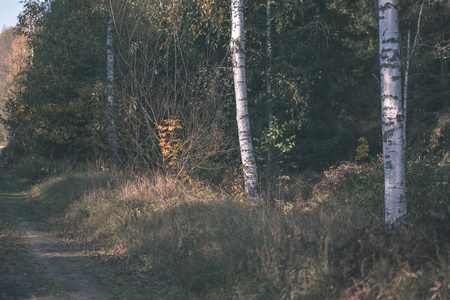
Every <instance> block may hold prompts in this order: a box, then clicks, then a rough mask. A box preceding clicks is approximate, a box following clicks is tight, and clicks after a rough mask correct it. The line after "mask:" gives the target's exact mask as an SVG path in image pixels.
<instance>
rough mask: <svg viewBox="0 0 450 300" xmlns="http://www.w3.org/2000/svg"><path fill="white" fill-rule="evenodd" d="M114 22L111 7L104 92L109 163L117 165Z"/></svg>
mask: <svg viewBox="0 0 450 300" xmlns="http://www.w3.org/2000/svg"><path fill="white" fill-rule="evenodd" d="M113 30H114V22H113V15H112V9H111V7H109V8H108V24H107V30H106V56H107V67H106V90H107V95H108V101H107V110H108V137H109V155H110V160H111V163H112V164H113V165H115V166H117V164H118V149H117V135H116V116H115V109H114V94H115V93H114V48H113V47H114V46H113Z"/></svg>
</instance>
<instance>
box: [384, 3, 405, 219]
mask: <svg viewBox="0 0 450 300" xmlns="http://www.w3.org/2000/svg"><path fill="white" fill-rule="evenodd" d="M379 30H380V41H379V42H380V65H381V72H380V73H381V103H382V105H381V106H382V133H383V135H382V136H383V158H384V185H385V187H384V190H385V191H384V203H385V223H386V224H388V225H394V226H398V227H401V226H402V225H403V223H404V219H405V216H406V193H405V190H406V188H405V165H404V162H403V122H404V116H403V109H402V85H401V70H400V66H401V63H400V43H399V30H398V19H397V0H379Z"/></svg>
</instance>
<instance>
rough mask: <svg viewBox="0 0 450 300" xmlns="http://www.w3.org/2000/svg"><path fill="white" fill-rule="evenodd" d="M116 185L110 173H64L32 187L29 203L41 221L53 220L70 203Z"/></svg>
mask: <svg viewBox="0 0 450 300" xmlns="http://www.w3.org/2000/svg"><path fill="white" fill-rule="evenodd" d="M116 184H117V176H116V175H115V174H114V173H111V172H103V171H97V170H91V171H84V172H67V173H66V172H65V173H62V174H60V175H55V176H50V177H47V179H46V180H44V181H42V182H41V183H38V184H35V185H33V186H32V187H31V188H30V190H29V192H28V194H29V199H30V200H29V203H30V205H31V207H32V208H37V207H38V208H39V209H36V213H39V215H38V216H37V217H39V218H41V219H43V220H51V219H55V218H57V217H58V216H60V215H61V214H63V213H64V212H65V211H66V210H67V209H68V207H69V206H70V205H71V203H72V202H75V201H78V200H79V199H81V198H82V197H83V196H84V195H85V194H87V193H89V192H90V191H92V190H96V189H99V188H104V187H105V188H111V187H114V186H115V185H116Z"/></svg>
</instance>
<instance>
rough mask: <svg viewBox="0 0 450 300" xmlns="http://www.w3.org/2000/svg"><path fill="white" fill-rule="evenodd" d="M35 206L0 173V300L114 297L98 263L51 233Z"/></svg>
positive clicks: (8, 178) (5, 175)
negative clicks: (108, 290)
mask: <svg viewBox="0 0 450 300" xmlns="http://www.w3.org/2000/svg"><path fill="white" fill-rule="evenodd" d="M33 206H34V204H33V203H32V202H30V201H28V200H27V195H26V193H25V192H24V191H23V190H22V188H20V185H19V184H17V182H15V181H14V180H12V179H11V178H10V177H9V176H8V175H7V174H1V173H0V299H77V300H78V299H99V300H101V299H114V297H113V295H111V294H110V293H109V292H107V291H106V288H105V287H104V286H102V284H101V280H99V276H100V275H99V274H100V273H99V272H98V270H95V269H96V268H97V262H95V261H94V260H93V259H92V258H89V257H87V256H84V255H82V254H81V252H79V251H77V250H76V249H74V248H73V247H71V246H70V245H69V244H68V243H67V242H64V241H63V240H62V239H60V238H58V237H57V236H56V235H55V234H53V233H52V232H51V227H50V226H49V225H48V224H47V222H46V221H45V220H39V217H38V216H39V215H40V214H39V213H37V211H36V209H38V208H37V207H33Z"/></svg>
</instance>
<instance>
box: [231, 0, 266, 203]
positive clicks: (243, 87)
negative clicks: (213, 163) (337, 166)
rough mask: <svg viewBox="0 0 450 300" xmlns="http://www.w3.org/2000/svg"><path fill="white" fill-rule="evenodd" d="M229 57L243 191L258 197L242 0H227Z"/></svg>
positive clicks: (254, 197) (256, 198) (256, 199)
mask: <svg viewBox="0 0 450 300" xmlns="http://www.w3.org/2000/svg"><path fill="white" fill-rule="evenodd" d="M230 51H231V59H232V63H233V79H234V92H235V97H236V120H237V125H238V135H239V147H240V152H241V159H242V166H243V171H244V181H245V192H246V194H247V197H248V198H249V199H250V200H252V201H258V200H259V193H258V181H257V174H256V162H255V156H254V154H253V145H252V136H251V132H250V120H249V116H248V101H247V84H246V77H245V48H244V1H243V0H232V1H231V41H230Z"/></svg>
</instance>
